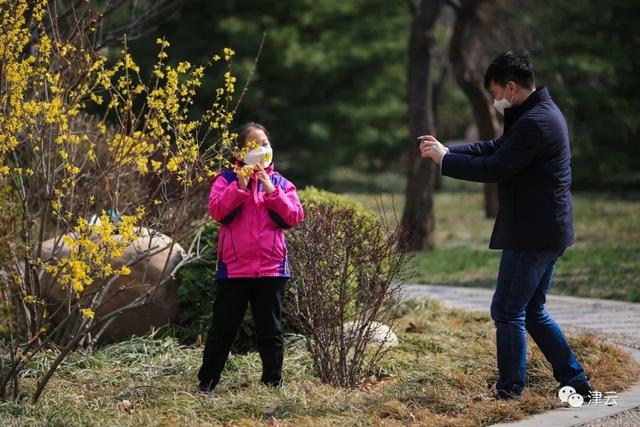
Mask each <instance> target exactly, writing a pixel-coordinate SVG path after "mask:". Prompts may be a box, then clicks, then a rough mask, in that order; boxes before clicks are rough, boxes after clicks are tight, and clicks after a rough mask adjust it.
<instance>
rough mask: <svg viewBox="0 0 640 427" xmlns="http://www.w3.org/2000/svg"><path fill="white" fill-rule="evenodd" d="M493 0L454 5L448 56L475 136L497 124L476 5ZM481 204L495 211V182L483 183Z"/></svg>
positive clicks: (490, 133)
mask: <svg viewBox="0 0 640 427" xmlns="http://www.w3.org/2000/svg"><path fill="white" fill-rule="evenodd" d="M493 3H494V1H493V0H466V1H464V0H463V1H460V2H458V4H457V6H456V7H455V10H456V15H457V17H456V23H455V26H454V30H453V35H452V36H451V44H450V46H449V59H450V62H451V67H452V69H453V73H454V75H455V76H456V81H457V82H458V85H459V86H460V88H461V89H462V91H463V92H464V94H465V95H466V97H467V99H468V100H469V102H470V103H471V107H472V109H473V117H474V119H475V122H476V126H477V127H478V139H480V140H487V139H493V138H496V137H497V136H498V134H499V132H500V125H499V124H498V120H497V118H496V113H495V110H494V109H493V108H492V107H491V97H490V96H489V94H488V93H487V91H486V90H485V88H484V68H485V64H486V60H484V58H483V52H485V51H486V49H485V44H486V39H487V32H486V25H487V22H486V21H484V20H483V17H484V16H492V15H493V14H491V13H485V14H481V13H480V12H481V11H480V9H481V8H482V6H483V5H484V4H486V5H487V6H492V4H493ZM484 207H485V215H486V216H487V218H495V217H496V215H497V214H498V188H497V185H496V184H485V186H484Z"/></svg>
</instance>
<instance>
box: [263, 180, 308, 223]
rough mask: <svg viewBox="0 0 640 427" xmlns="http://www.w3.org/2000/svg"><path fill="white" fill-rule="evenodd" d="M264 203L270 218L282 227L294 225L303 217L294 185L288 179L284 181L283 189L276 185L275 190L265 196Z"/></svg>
mask: <svg viewBox="0 0 640 427" xmlns="http://www.w3.org/2000/svg"><path fill="white" fill-rule="evenodd" d="M264 205H265V207H266V208H267V211H268V212H269V216H270V217H271V219H272V220H273V221H274V222H275V223H276V224H278V225H279V226H280V227H282V228H292V227H295V226H296V225H298V224H300V223H301V222H302V220H303V219H304V211H303V210H302V205H301V204H300V200H299V199H298V194H297V193H296V186H295V185H293V184H292V183H291V182H289V181H285V185H284V189H283V188H282V187H280V186H279V185H276V187H275V191H274V192H273V193H271V194H267V195H266V196H265V198H264Z"/></svg>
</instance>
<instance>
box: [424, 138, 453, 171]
mask: <svg viewBox="0 0 640 427" xmlns="http://www.w3.org/2000/svg"><path fill="white" fill-rule="evenodd" d="M418 141H421V142H420V155H421V156H422V158H424V159H431V160H433V161H434V162H435V163H436V164H438V165H440V164H442V158H443V157H444V155H445V154H447V153H448V152H449V149H448V148H447V147H445V146H444V145H442V144H441V143H440V142H439V141H438V140H437V139H435V138H434V137H433V136H431V135H422V136H419V137H418Z"/></svg>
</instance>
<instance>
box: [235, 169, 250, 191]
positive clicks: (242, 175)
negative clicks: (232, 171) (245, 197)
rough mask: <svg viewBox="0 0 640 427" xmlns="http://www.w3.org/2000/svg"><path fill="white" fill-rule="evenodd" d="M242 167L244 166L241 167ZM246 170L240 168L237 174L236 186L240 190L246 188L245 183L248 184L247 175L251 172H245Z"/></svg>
mask: <svg viewBox="0 0 640 427" xmlns="http://www.w3.org/2000/svg"><path fill="white" fill-rule="evenodd" d="M243 169H244V168H243ZM247 172H248V171H245V170H242V169H241V170H240V171H239V173H238V174H237V175H238V188H240V189H241V190H246V189H247V185H248V184H249V177H250V176H251V173H250V172H249V173H247Z"/></svg>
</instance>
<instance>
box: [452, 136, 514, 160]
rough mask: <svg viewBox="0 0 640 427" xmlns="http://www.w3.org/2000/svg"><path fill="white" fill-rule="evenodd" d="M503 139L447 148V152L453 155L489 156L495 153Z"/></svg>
mask: <svg viewBox="0 0 640 427" xmlns="http://www.w3.org/2000/svg"><path fill="white" fill-rule="evenodd" d="M504 140H505V139H504V138H503V137H500V138H496V139H491V140H488V141H479V142H472V143H469V144H460V145H453V146H449V147H448V148H449V152H450V153H453V154H467V155H469V156H476V157H477V156H489V155H491V154H493V153H495V152H496V150H497V149H498V148H500V146H501V145H502V143H503V142H504Z"/></svg>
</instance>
